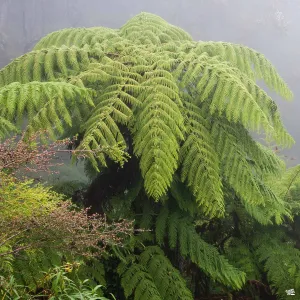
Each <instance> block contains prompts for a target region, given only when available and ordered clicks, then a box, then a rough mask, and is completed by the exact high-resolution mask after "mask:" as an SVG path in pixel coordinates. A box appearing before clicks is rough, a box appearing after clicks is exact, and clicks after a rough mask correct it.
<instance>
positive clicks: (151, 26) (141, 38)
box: [120, 12, 192, 45]
mask: <svg viewBox="0 0 300 300" xmlns="http://www.w3.org/2000/svg"><path fill="white" fill-rule="evenodd" d="M120 35H121V36H123V37H126V38H127V39H130V40H134V41H135V42H138V43H141V44H154V45H159V44H161V43H162V42H166V41H170V40H171V41H191V40H192V39H191V36H190V35H189V34H188V33H186V32H185V31H184V30H182V29H181V28H179V27H176V26H173V25H170V24H168V23H167V22H166V21H165V20H164V19H162V18H160V17H158V16H156V15H153V14H150V13H145V12H143V13H140V14H139V15H137V16H135V17H133V18H131V19H130V20H129V21H128V22H127V23H126V24H125V25H124V26H123V27H122V28H121V29H120ZM166 36H168V38H166Z"/></svg>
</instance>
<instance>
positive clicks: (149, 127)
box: [133, 74, 184, 200]
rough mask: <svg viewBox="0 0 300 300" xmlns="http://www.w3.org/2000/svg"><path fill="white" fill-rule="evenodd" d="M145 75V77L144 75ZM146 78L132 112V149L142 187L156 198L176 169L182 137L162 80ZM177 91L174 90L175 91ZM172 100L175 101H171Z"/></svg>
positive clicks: (178, 117)
mask: <svg viewBox="0 0 300 300" xmlns="http://www.w3.org/2000/svg"><path fill="white" fill-rule="evenodd" d="M147 76H149V75H148V74H147ZM152 79H155V81H154V82H152V80H151V79H147V81H146V83H147V87H148V89H147V90H149V92H148V93H147V94H142V95H141V97H142V98H141V102H142V104H141V105H140V106H139V110H138V111H137V113H136V118H135V124H134V128H133V132H134V151H135V154H136V155H137V156H138V157H141V159H140V167H141V171H142V175H143V177H144V179H145V188H146V191H147V193H148V195H149V196H151V197H153V198H154V199H156V200H158V199H159V198H160V197H161V196H163V195H164V194H165V193H166V191H167V189H168V188H169V186H170V184H171V181H172V176H173V174H174V172H175V170H176V168H177V161H178V152H179V142H180V141H181V140H182V139H183V131H184V125H183V117H182V115H181V112H180V110H179V108H178V104H179V103H178V104H177V103H176V102H177V101H176V99H179V96H178V94H177V93H178V91H176V90H175V91H173V90H172V91H173V93H175V95H174V97H173V95H172V93H169V90H170V91H171V89H169V88H168V87H166V86H165V85H163V83H164V82H166V80H165V79H163V78H161V80H158V81H156V80H157V79H160V77H156V76H155V77H154V78H152ZM176 92H177V93H176ZM174 100H175V101H176V102H175V101H174Z"/></svg>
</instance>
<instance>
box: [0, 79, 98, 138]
mask: <svg viewBox="0 0 300 300" xmlns="http://www.w3.org/2000/svg"><path fill="white" fill-rule="evenodd" d="M91 95H92V93H91V91H90V90H88V89H85V88H78V87H76V86H74V85H72V84H68V83H52V82H45V83H41V82H35V81H34V82H30V83H26V84H20V83H18V82H15V83H12V84H9V85H7V86H5V87H3V88H1V89H0V105H1V106H2V107H3V108H4V109H3V110H1V116H2V118H5V119H6V120H7V121H6V124H8V122H14V121H16V122H17V123H20V122H21V121H22V120H24V117H25V116H26V117H27V118H28V120H29V124H28V131H29V132H33V131H37V130H39V129H47V130H49V132H50V133H52V135H54V132H53V129H55V131H56V132H58V133H60V134H61V133H62V132H63V130H64V129H63V123H62V121H64V122H65V123H66V124H67V125H69V126H71V125H72V112H71V111H72V108H74V107H82V106H84V105H87V106H93V105H94V104H93V100H92V97H91ZM15 112H17V114H15Z"/></svg>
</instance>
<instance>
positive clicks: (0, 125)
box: [0, 116, 17, 141]
mask: <svg viewBox="0 0 300 300" xmlns="http://www.w3.org/2000/svg"><path fill="white" fill-rule="evenodd" d="M16 131H17V128H16V126H14V125H13V124H12V123H11V122H9V121H8V120H6V119H5V118H3V117H1V116H0V141H1V140H3V139H4V138H6V137H8V136H9V135H10V134H11V133H12V132H16Z"/></svg>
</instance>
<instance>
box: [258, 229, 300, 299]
mask: <svg viewBox="0 0 300 300" xmlns="http://www.w3.org/2000/svg"><path fill="white" fill-rule="evenodd" d="M253 244H254V247H256V254H257V256H258V257H259V261H260V262H263V264H264V269H265V271H266V273H267V276H268V280H269V282H270V284H271V287H272V288H273V290H274V292H275V293H276V294H277V295H278V296H279V298H280V299H289V295H287V293H286V290H290V289H294V290H295V294H296V295H298V294H299V293H300V276H299V274H300V250H299V249H296V248H295V247H294V246H295V245H294V242H293V240H291V239H289V238H288V237H287V236H286V235H285V234H284V232H282V231H281V232H280V231H278V230H277V231H274V230H273V231H272V230H269V231H268V232H265V233H263V234H261V235H257V236H256V238H255V240H254V243H253Z"/></svg>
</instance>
